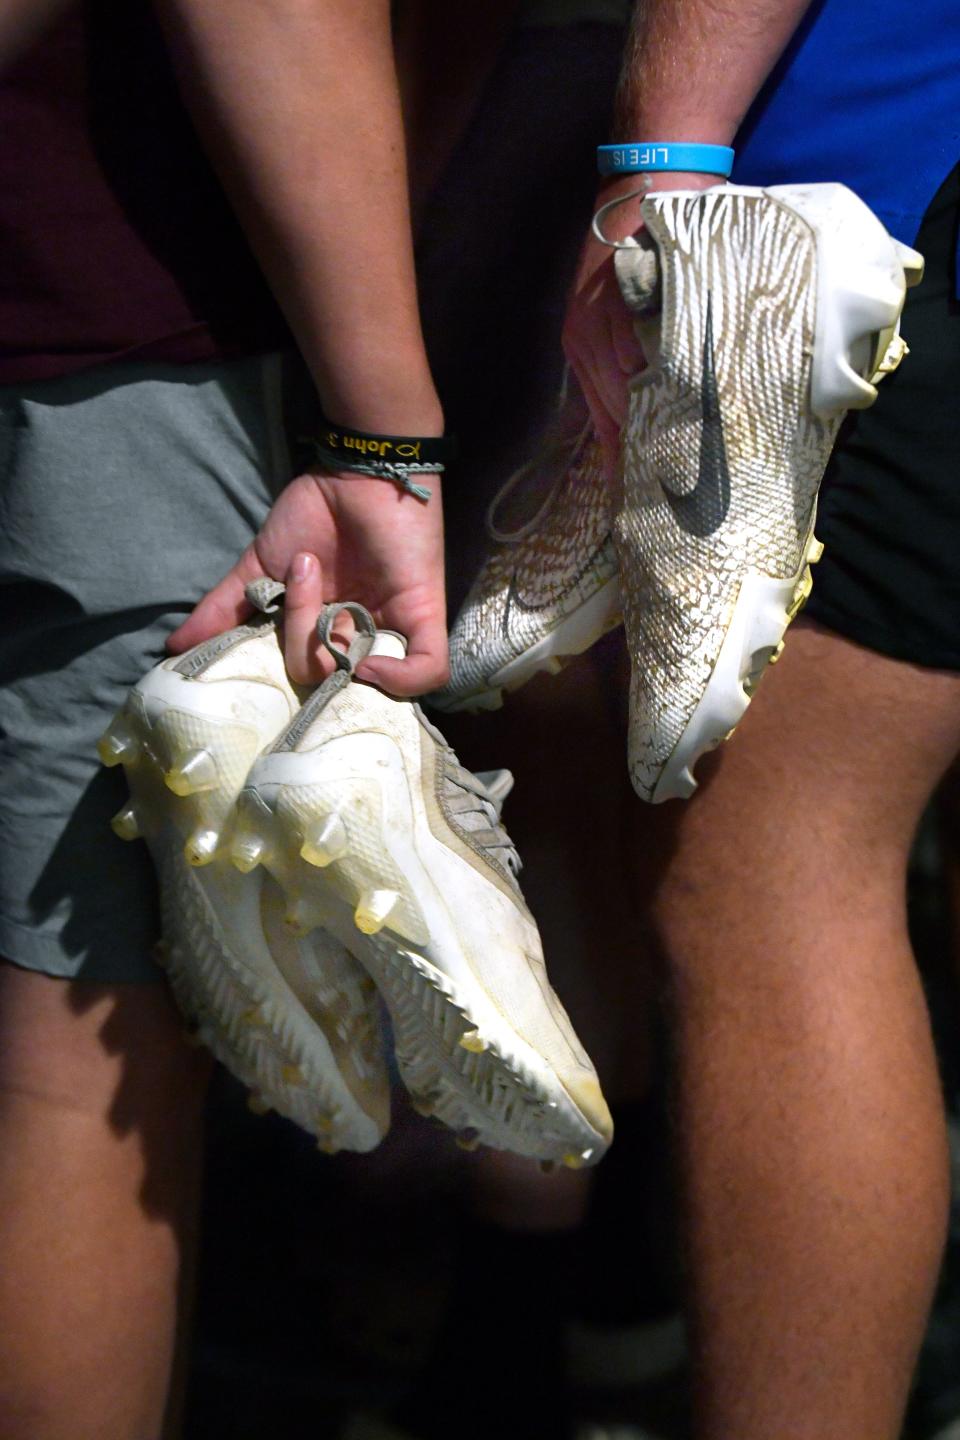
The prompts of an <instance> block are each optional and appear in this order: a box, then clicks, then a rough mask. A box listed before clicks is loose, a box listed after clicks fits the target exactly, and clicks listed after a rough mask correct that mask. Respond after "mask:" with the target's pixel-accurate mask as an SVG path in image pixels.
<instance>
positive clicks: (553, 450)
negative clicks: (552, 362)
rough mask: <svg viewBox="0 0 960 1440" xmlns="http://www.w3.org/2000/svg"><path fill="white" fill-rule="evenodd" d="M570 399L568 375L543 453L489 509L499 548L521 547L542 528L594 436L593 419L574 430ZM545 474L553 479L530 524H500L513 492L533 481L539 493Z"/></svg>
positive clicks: (488, 525)
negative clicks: (568, 412)
mask: <svg viewBox="0 0 960 1440" xmlns="http://www.w3.org/2000/svg"><path fill="white" fill-rule="evenodd" d="M567 399H568V378H567V375H566V373H565V374H564V380H563V388H562V389H561V392H560V399H559V401H558V404H557V418H556V420H555V421H554V423H553V425H552V426H551V427H550V429H549V430H548V433H547V436H546V438H545V439H544V440H543V441H542V442H541V446H540V450H539V452H538V453H537V454H536V455H535V456H534V457H533V459H532V460H528V461H527V463H526V465H521V466H520V468H519V470H515V471H514V472H513V474H512V475H510V476H509V478H508V479H506V480H505V481H504V482H503V484H502V485H501V486H500V489H499V490H498V491H497V493H496V494H495V495H494V497H493V499H492V500H491V501H490V504H489V505H488V506H487V513H486V517H485V520H484V523H485V525H486V529H487V534H488V535H489V537H490V539H491V540H493V541H494V543H495V544H497V545H518V544H519V543H520V541H521V540H524V539H526V537H527V536H528V535H530V534H532V532H533V531H534V530H537V529H538V528H539V527H540V525H541V524H542V523H543V521H544V519H545V518H546V516H547V514H548V513H549V511H550V509H551V507H552V505H553V503H554V501H555V500H556V498H557V492H558V491H559V489H560V482H561V481H562V480H563V479H564V478H565V477H566V475H568V474H569V472H570V470H571V469H572V468H573V466H574V465H575V464H576V463H577V461H578V460H579V458H580V456H581V454H582V453H583V450H584V447H585V446H586V444H587V442H588V441H589V440H590V438H591V436H592V435H593V424H592V422H591V421H590V420H589V419H588V420H587V421H586V422H585V423H584V424H583V425H580V426H578V427H577V429H575V430H572V429H571V427H570V424H569V421H568V420H567V419H566V416H565V411H566V405H567ZM543 475H546V476H547V477H548V478H549V485H548V488H547V491H546V494H545V495H544V497H543V499H542V500H541V501H540V504H539V505H538V506H537V508H536V511H535V513H534V514H533V515H531V516H530V518H529V519H528V520H527V521H525V522H524V523H521V524H518V525H516V526H515V527H514V528H513V529H511V530H506V529H503V528H502V527H501V526H500V525H498V524H497V515H498V513H499V512H500V511H501V510H502V509H503V507H504V504H505V502H506V501H507V499H508V498H509V497H510V496H511V495H512V494H513V492H514V491H515V490H517V489H518V488H520V489H521V490H522V488H523V486H524V485H525V484H527V483H528V482H532V487H533V493H534V494H535V493H536V490H537V489H539V487H540V485H541V484H542V478H541V477H542V476H543Z"/></svg>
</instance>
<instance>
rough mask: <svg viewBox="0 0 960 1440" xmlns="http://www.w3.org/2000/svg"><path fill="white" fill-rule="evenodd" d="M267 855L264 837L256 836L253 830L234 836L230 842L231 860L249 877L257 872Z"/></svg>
mask: <svg viewBox="0 0 960 1440" xmlns="http://www.w3.org/2000/svg"><path fill="white" fill-rule="evenodd" d="M266 853H267V842H266V840H264V838H263V836H262V835H255V834H254V833H253V831H252V830H245V831H243V832H242V833H241V834H238V835H234V837H233V839H232V840H231V841H230V860H231V863H232V864H233V865H235V866H236V868H237V869H238V870H240V871H242V872H243V874H244V875H249V873H250V871H251V870H255V869H256V868H257V866H258V865H259V864H260V862H261V860H262V859H263V857H264V856H265V855H266Z"/></svg>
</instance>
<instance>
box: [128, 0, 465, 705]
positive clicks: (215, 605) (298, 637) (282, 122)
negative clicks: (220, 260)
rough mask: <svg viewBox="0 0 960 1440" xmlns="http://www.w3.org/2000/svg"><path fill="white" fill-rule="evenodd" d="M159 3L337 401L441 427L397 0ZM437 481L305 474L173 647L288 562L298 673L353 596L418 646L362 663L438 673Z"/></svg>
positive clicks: (384, 672)
mask: <svg viewBox="0 0 960 1440" xmlns="http://www.w3.org/2000/svg"><path fill="white" fill-rule="evenodd" d="M156 3H157V6H158V9H159V12H160V15H161V18H162V20H163V22H164V25H165V28H166V31H167V34H168V37H169V41H170V44H171V48H172V51H173V53H174V57H175V59H176V61H177V63H178V67H179V70H180V73H181V77H182V82H183V86H184V92H185V95H186V99H187V103H188V105H189V106H190V108H191V110H192V113H193V115H194V118H195V121H196V123H197V126H198V130H199V132H200V134H201V136H202V138H203V139H204V141H205V143H206V146H207V149H208V150H209V152H210V154H211V156H212V158H213V161H214V163H215V165H216V166H217V168H218V170H219V173H220V176H221V178H222V180H223V182H224V185H225V188H226V189H227V192H228V194H229V195H230V197H231V199H232V201H233V204H234V207H235V209H236V211H237V213H238V215H239V217H240V219H241V222H242V223H243V226H244V229H245V230H246V233H247V235H248V236H249V238H250V241H251V243H252V245H253V247H254V250H255V252H256V254H257V256H258V259H259V261H260V263H261V265H262V267H263V269H264V272H265V274H266V276H267V278H268V280H269V281H270V284H271V287H272V288H273V290H274V292H275V294H276V295H277V297H278V299H279V301H280V303H281V305H282V306H283V308H284V310H285V312H286V315H287V317H288V320H289V322H290V325H291V328H292V329H293V332H294V334H295V336H296V338H297V341H298V343H299V345H300V348H301V351H302V353H303V355H304V358H305V359H306V361H307V364H308V365H309V367H310V369H311V372H312V374H313V377H314V380H315V382H316V385H317V389H318V391H319V393H320V397H321V400H322V402H323V406H324V409H325V412H326V414H327V416H328V417H329V418H330V419H331V420H333V421H336V422H338V423H340V424H343V425H349V426H353V427H355V428H358V429H361V430H369V431H374V432H381V433H384V432H385V433H392V434H407V435H425V436H426V435H436V434H439V433H441V431H442V425H443V421H442V415H441V410H440V405H439V402H438V399H437V395H436V392H435V389H434V385H433V381H432V378H431V376H430V371H429V367H428V364H427V359H426V355H425V352H424V346H423V339H422V335H421V330H420V321H419V314H418V309H417V296H416V286H415V280H414V269H413V253H412V251H413V246H412V239H411V234H410V218H409V204H408V196H407V174H406V160H405V145H404V133H403V125H402V121H401V114H400V99H399V91H398V85H397V79H396V72H395V67H394V61H393V50H392V42H391V34H390V6H389V0H230V3H229V4H224V3H223V0H156ZM238 303H242V297H238ZM428 483H429V484H430V486H431V488H432V490H433V492H434V493H433V498H432V499H431V501H430V503H429V504H428V505H423V504H421V502H420V501H419V500H417V499H415V498H413V497H411V496H409V495H404V494H401V493H400V492H399V491H398V490H397V489H396V488H395V487H394V486H393V485H391V484H390V482H388V481H384V480H379V479H373V478H366V477H361V476H357V477H354V478H349V479H347V478H337V477H332V476H329V475H319V474H318V475H316V476H314V475H307V476H301V477H299V478H298V479H297V480H295V481H294V482H293V483H292V484H291V485H290V486H289V487H288V489H287V490H286V491H284V492H283V494H282V495H281V496H280V498H279V500H278V501H277V503H276V504H275V505H274V508H273V510H272V511H271V514H270V517H269V518H268V520H267V522H266V524H265V526H264V528H263V530H262V531H261V533H260V534H259V535H258V537H257V539H256V541H255V542H254V544H253V545H252V546H251V547H250V549H249V550H248V551H247V552H246V553H245V554H244V556H243V557H241V559H240V561H239V562H238V563H237V565H236V566H235V567H234V569H233V570H232V571H231V572H230V573H229V574H228V575H227V576H226V577H225V578H224V580H222V581H221V582H220V584H219V585H217V586H216V587H215V588H214V590H213V591H211V592H210V594H209V595H207V597H206V598H205V599H204V600H203V601H201V603H200V605H199V606H198V607H197V609H196V610H195V611H194V613H193V615H192V616H191V617H190V619H189V620H188V621H187V622H186V623H185V624H184V625H183V626H181V628H180V629H179V630H178V631H177V632H176V633H175V634H174V636H172V637H171V646H172V647H173V648H175V649H178V650H181V649H185V648H187V647H188V646H189V645H193V644H196V643H197V642H198V641H200V640H202V639H204V638H206V637H207V636H208V635H211V634H214V633H216V632H217V631H218V630H222V629H224V628H226V626H228V625H230V624H233V623H235V621H236V620H237V619H238V618H239V616H240V615H241V614H242V613H243V611H244V602H243V585H244V582H245V581H247V580H249V579H253V578H255V577H256V576H257V575H259V574H263V573H267V574H270V575H273V576H275V577H276V578H279V579H287V581H288V585H289V586H290V592H289V598H288V618H289V617H290V616H291V615H292V614H293V613H294V612H296V614H297V615H298V616H300V617H302V620H303V624H302V625H300V623H299V621H298V623H297V625H294V624H288V649H287V653H288V664H289V665H290V668H291V673H293V674H294V675H295V676H296V678H298V679H307V678H309V675H310V673H311V670H312V671H313V673H314V674H315V673H316V667H315V662H314V661H308V659H307V654H308V643H307V639H306V636H307V635H308V633H309V615H310V612H311V610H312V612H313V614H314V615H315V613H316V608H317V606H318V604H319V601H320V599H321V598H323V599H327V600H329V599H347V598H352V599H355V600H359V601H361V602H362V603H364V604H366V605H367V606H368V608H369V609H371V610H372V611H373V612H374V615H375V617H376V618H377V620H378V622H379V623H380V624H382V625H386V626H389V627H392V628H395V629H397V630H399V631H401V632H402V633H403V634H405V635H407V637H408V639H409V642H410V648H409V658H408V659H407V660H406V661H396V660H382V659H381V660H376V661H369V662H367V664H366V665H365V667H364V670H365V673H368V674H369V675H370V676H371V677H372V678H377V679H379V680H381V681H382V683H383V684H384V685H385V686H386V687H387V688H389V689H393V690H395V692H396V693H403V694H412V693H417V692H418V691H420V690H423V689H428V688H431V687H432V686H433V685H435V684H437V683H439V682H440V681H441V680H442V679H443V676H444V674H445V664H446V625H445V609H444V591H443V543H442V522H441V515H440V483H439V478H438V477H429V482H428ZM304 554H306V555H310V556H313V557H316V559H318V560H319V562H320V565H319V567H317V565H316V564H315V561H311V562H310V566H309V575H308V578H307V580H306V581H304V582H303V583H301V582H299V581H298V580H297V579H296V573H295V572H296V571H297V570H299V569H300V568H302V567H300V566H295V565H294V561H295V560H296V559H297V557H298V556H302V555H304ZM304 585H306V588H304ZM297 631H299V632H302V633H294V632H297ZM291 637H292V638H291Z"/></svg>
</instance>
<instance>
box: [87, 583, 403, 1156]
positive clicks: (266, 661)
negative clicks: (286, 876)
mask: <svg viewBox="0 0 960 1440" xmlns="http://www.w3.org/2000/svg"><path fill="white" fill-rule="evenodd" d="M282 589H283V587H282V586H279V585H273V584H272V583H269V582H268V583H264V582H259V583H258V584H257V585H255V586H253V587H250V589H249V590H248V595H249V597H250V598H251V599H252V600H254V601H255V603H258V604H259V605H260V607H261V608H262V609H263V610H264V611H267V610H268V609H272V610H275V609H276V608H277V607H276V606H275V605H274V606H271V603H270V602H271V600H272V599H273V597H274V596H275V595H276V594H278V593H280V592H282ZM299 708H300V700H299V697H298V695H297V694H296V693H295V691H294V690H293V688H292V686H291V685H290V682H289V680H288V679H287V676H286V672H285V669H284V664H283V655H282V652H281V649H280V645H279V643H278V640H277V634H276V628H275V625H274V622H273V620H272V619H271V618H267V617H265V618H263V619H262V620H260V621H259V622H256V623H251V624H248V625H241V626H239V627H238V628H237V629H235V630H231V631H229V632H227V633H226V634H225V635H220V636H217V637H216V638H215V639H213V640H210V641H206V642H204V643H203V644H201V645H198V646H196V647H195V648H194V649H193V650H190V651H188V652H187V653H186V654H185V655H180V656H177V657H175V658H173V659H170V660H165V661H163V662H162V663H161V664H160V665H158V666H156V667H155V668H154V669H153V670H151V671H150V672H149V673H148V674H147V675H145V676H144V678H143V679H142V680H141V681H140V682H139V684H137V685H136V686H135V687H134V689H133V690H131V692H130V694H129V696H128V698H127V701H126V703H125V704H124V706H123V708H122V709H121V710H120V711H119V713H118V714H117V716H116V717H115V718H114V720H113V722H112V724H111V725H110V727H109V729H108V730H107V732H106V734H105V735H104V736H103V738H102V739H101V741H100V744H99V747H98V748H99V752H100V757H101V759H102V760H103V761H104V763H105V764H107V765H115V764H122V765H123V766H124V768H125V770H126V774H127V778H128V781H129V784H130V792H131V798H130V802H129V804H128V805H126V806H125V807H124V808H123V809H122V810H121V811H120V813H119V814H118V815H117V816H116V817H115V818H114V822H113V827H114V830H115V831H116V832H117V834H118V835H120V836H121V837H122V838H123V839H134V838H136V837H137V836H138V835H142V837H143V838H144V839H145V840H146V842H147V845H148V846H149V848H150V853H151V856H152V858H153V860H154V863H155V865H156V869H157V872H158V877H159V881H160V901H161V913H162V922H163V934H164V940H163V941H162V942H161V945H160V946H159V947H158V958H159V959H160V960H161V963H162V964H163V965H164V966H165V968H166V971H167V974H168V976H169V978H170V982H171V986H172V988H173V991H174V994H175V996H176V998H177V1001H178V1003H179V1004H180V1007H181V1009H182V1010H183V1011H184V1012H185V1014H186V1015H187V1016H188V1018H189V1019H190V1020H191V1021H192V1022H193V1024H194V1025H195V1028H196V1034H197V1036H198V1038H199V1039H200V1040H201V1041H202V1042H203V1043H204V1044H206V1045H207V1046H208V1047H209V1048H210V1050H212V1052H213V1053H214V1055H216V1057H217V1058H218V1059H219V1060H220V1061H221V1062H222V1063H223V1064H224V1065H225V1066H226V1067H227V1069H228V1070H230V1071H231V1072H232V1073H233V1074H234V1075H236V1076H237V1078H238V1079H239V1080H241V1081H242V1082H243V1083H244V1084H245V1085H247V1086H249V1088H250V1090H251V1092H252V1093H251V1107H252V1108H254V1109H260V1110H265V1109H276V1110H278V1111H279V1112H280V1113H281V1114H282V1115H286V1116H288V1117H289V1118H290V1119H291V1120H294V1121H296V1123H297V1124H298V1125H300V1126H302V1127H303V1128H304V1129H305V1130H308V1131H310V1132H311V1133H313V1134H315V1135H316V1136H317V1137H318V1140H319V1143H320V1146H321V1148H322V1149H324V1150H327V1151H330V1152H332V1151H334V1150H338V1149H349V1150H370V1149H372V1148H373V1147H374V1146H375V1145H376V1144H377V1143H378V1142H379V1140H380V1139H381V1138H382V1137H383V1135H384V1134H385V1132H386V1129H387V1126H388V1123H389V1089H388V1083H387V1077H386V1070H385V1066H384V1060H383V1054H382V1046H381V1040H380V1033H379V1015H378V1006H377V1001H376V996H375V993H374V988H373V986H372V984H371V983H370V981H369V980H368V978H367V976H366V975H365V974H364V972H363V971H362V970H361V969H360V967H359V966H358V965H357V964H356V962H355V961H354V960H353V959H352V958H351V957H350V955H349V954H347V952H346V951H345V950H344V948H343V946H342V945H340V944H339V943H338V942H337V941H336V940H334V939H333V937H332V936H328V935H324V934H323V933H322V932H319V931H318V932H315V933H314V934H313V935H312V936H311V937H310V940H309V941H305V940H303V939H302V938H300V937H299V936H298V935H297V934H296V933H295V932H292V931H291V929H290V927H289V925H288V924H287V923H286V920H285V915H286V906H285V904H284V901H283V897H282V895H281V894H280V892H279V891H278V890H277V888H276V886H275V885H273V884H272V882H271V881H270V880H269V877H265V876H264V873H263V872H262V871H261V872H259V873H258V874H251V873H241V871H247V872H249V871H251V870H252V869H253V868H254V866H255V864H256V859H257V857H256V856H255V855H254V854H251V853H250V852H249V851H244V849H243V846H242V844H238V843H237V842H236V840H235V837H234V835H233V823H234V802H235V800H236V797H237V795H238V793H239V791H240V788H241V786H242V785H243V782H244V780H245V779H246V777H247V773H248V771H249V769H250V767H251V765H252V764H253V762H254V760H255V759H256V757H257V755H259V754H260V752H261V751H262V750H264V749H265V748H266V746H267V745H269V744H270V743H271V741H273V740H274V739H275V738H276V736H277V735H278V734H279V733H280V732H281V731H282V730H284V729H285V728H286V726H287V725H288V724H289V722H290V720H291V719H292V718H293V716H294V715H295V714H296V713H297V711H298V709H299ZM231 859H232V860H233V861H234V863H231Z"/></svg>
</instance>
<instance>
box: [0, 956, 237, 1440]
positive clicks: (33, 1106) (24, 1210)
mask: <svg viewBox="0 0 960 1440" xmlns="http://www.w3.org/2000/svg"><path fill="white" fill-rule="evenodd" d="M207 1071H208V1066H207V1063H206V1060H205V1059H204V1057H203V1056H201V1055H198V1054H197V1053H196V1052H194V1051H192V1050H189V1049H187V1048H186V1047H185V1045H184V1044H183V1041H182V1039H181V1030H180V1024H179V1021H178V1019H177V1016H176V1013H175V1012H174V1010H173V1007H172V1004H171V1002H170V1000H169V998H168V996H167V994H166V992H165V991H164V990H163V988H162V987H161V986H159V985H157V986H151V985H128V986H111V987H106V986H96V987H94V986H89V985H87V986H84V985H80V984H69V983H68V982H65V981H60V980H53V979H50V978H48V977H46V976H41V975H36V974H31V973H29V972H27V971H23V970H18V969H16V968H15V967H14V966H12V965H9V964H5V963H3V964H0V1252H2V1254H3V1256H4V1263H3V1265H2V1266H0V1330H2V1332H3V1337H4V1338H3V1343H2V1345H0V1417H2V1418H0V1432H2V1434H3V1436H4V1440H77V1437H79V1436H83V1437H84V1440H157V1437H159V1436H160V1435H161V1434H162V1433H163V1426H164V1412H165V1408H166V1405H167V1392H168V1386H169V1380H170V1372H171V1367H172V1363H173V1356H174V1343H175V1331H176V1322H177V1315H178V1309H179V1308H180V1306H181V1304H182V1296H181V1292H180V1285H179V1279H180V1262H181V1254H182V1252H183V1250H184V1247H185V1246H187V1247H189V1237H190V1233H191V1228H192V1225H193V1222H194V1214H195V1208H196V1196H197V1181H198V1175H199V1155H200V1141H201V1129H202V1126H201V1122H202V1108H203V1096H204V1092H205V1086H206V1077H207Z"/></svg>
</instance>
